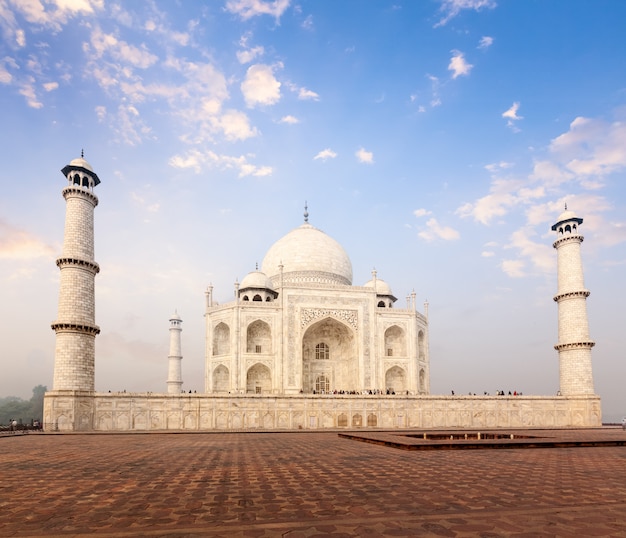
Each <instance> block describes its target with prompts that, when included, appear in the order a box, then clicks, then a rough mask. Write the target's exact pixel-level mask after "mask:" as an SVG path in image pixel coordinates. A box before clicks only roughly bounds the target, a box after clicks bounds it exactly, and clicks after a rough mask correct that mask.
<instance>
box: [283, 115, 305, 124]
mask: <svg viewBox="0 0 626 538" xmlns="http://www.w3.org/2000/svg"><path fill="white" fill-rule="evenodd" d="M278 123H288V124H290V125H295V124H296V123H300V120H299V119H298V118H296V117H295V116H290V115H287V116H283V117H282V118H280V120H279V121H278Z"/></svg>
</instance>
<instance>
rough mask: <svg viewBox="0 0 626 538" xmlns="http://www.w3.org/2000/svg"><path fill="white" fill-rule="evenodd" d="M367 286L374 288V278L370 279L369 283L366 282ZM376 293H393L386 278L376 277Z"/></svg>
mask: <svg viewBox="0 0 626 538" xmlns="http://www.w3.org/2000/svg"><path fill="white" fill-rule="evenodd" d="M365 287H366V288H373V287H374V280H370V281H369V282H368V283H367V284H365ZM376 295H392V296H393V293H391V288H390V287H389V284H387V283H386V282H385V281H384V280H381V279H380V278H377V279H376Z"/></svg>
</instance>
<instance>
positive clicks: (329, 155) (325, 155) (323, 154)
mask: <svg viewBox="0 0 626 538" xmlns="http://www.w3.org/2000/svg"><path fill="white" fill-rule="evenodd" d="M335 157H337V154H336V153H335V152H334V151H333V150H332V149H330V148H326V149H324V150H322V151H320V152H319V153H318V154H317V155H316V156H315V157H313V160H316V159H320V160H322V161H327V160H328V159H334V158H335Z"/></svg>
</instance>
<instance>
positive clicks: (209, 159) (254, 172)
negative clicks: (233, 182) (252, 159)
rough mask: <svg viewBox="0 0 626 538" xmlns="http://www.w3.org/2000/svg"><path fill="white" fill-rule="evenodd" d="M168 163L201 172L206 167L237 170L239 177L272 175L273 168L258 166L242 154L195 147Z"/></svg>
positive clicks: (174, 157)
mask: <svg viewBox="0 0 626 538" xmlns="http://www.w3.org/2000/svg"><path fill="white" fill-rule="evenodd" d="M168 164H169V165H170V166H172V167H174V168H180V169H189V168H191V169H193V171H194V172H195V173H196V174H199V173H200V172H201V171H202V170H204V169H210V168H218V169H220V170H235V171H237V173H238V177H245V176H255V177H263V176H270V175H272V172H273V169H272V167H270V166H257V165H255V164H251V163H249V162H248V156H244V155H241V156H239V157H233V156H230V155H219V154H217V153H215V152H213V151H210V150H207V151H203V152H201V151H199V150H197V149H193V150H190V151H188V152H187V154H186V155H175V156H173V157H171V158H170V160H169V161H168Z"/></svg>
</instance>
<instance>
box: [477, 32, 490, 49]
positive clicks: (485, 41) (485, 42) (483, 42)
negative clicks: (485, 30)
mask: <svg viewBox="0 0 626 538" xmlns="http://www.w3.org/2000/svg"><path fill="white" fill-rule="evenodd" d="M491 45H493V37H489V36H486V35H485V36H483V37H481V38H480V42H479V43H478V48H479V49H482V50H484V49H488V48H489V47H491Z"/></svg>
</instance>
